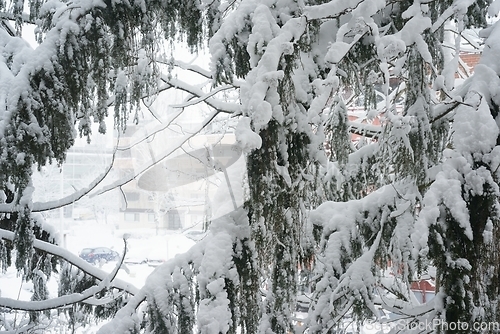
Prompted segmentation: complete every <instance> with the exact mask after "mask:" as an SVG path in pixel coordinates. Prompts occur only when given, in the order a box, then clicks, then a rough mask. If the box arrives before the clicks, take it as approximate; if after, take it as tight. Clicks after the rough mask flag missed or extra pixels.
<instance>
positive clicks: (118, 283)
mask: <svg viewBox="0 0 500 334" xmlns="http://www.w3.org/2000/svg"><path fill="white" fill-rule="evenodd" d="M0 239H5V240H10V241H13V240H14V239H15V233H14V232H10V231H6V230H2V229H0ZM33 247H34V248H36V249H39V250H42V251H44V252H47V253H49V254H52V255H55V256H58V257H60V258H62V259H64V260H65V261H67V262H69V263H71V264H72V265H74V266H75V267H77V268H79V269H81V270H82V271H84V272H85V273H87V274H89V275H90V276H93V277H95V278H97V279H98V280H100V281H101V282H104V281H106V280H107V279H108V278H109V277H110V276H109V274H108V273H106V272H105V271H103V270H101V269H99V268H97V267H95V266H93V265H91V264H90V263H88V262H87V261H85V260H83V259H81V258H80V257H78V256H76V255H75V254H73V253H71V252H70V251H68V250H66V249H64V248H61V247H59V246H57V245H54V244H51V243H48V242H44V241H41V240H36V239H35V240H34V241H33ZM106 284H107V286H106V287H107V288H117V289H120V290H123V291H126V292H127V293H129V294H131V295H135V294H137V293H138V291H139V290H138V289H137V288H136V287H135V286H133V285H132V284H130V283H128V282H125V281H122V280H120V279H118V278H114V276H113V280H112V281H111V282H107V283H106ZM101 290H102V289H101ZM92 295H93V294H91V295H89V296H88V297H86V298H89V297H90V296H92ZM72 298H76V297H72ZM0 300H2V299H0ZM0 305H3V304H2V302H1V301H0Z"/></svg>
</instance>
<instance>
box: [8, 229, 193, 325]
mask: <svg viewBox="0 0 500 334" xmlns="http://www.w3.org/2000/svg"><path fill="white" fill-rule="evenodd" d="M55 225H56V224H55ZM66 226H67V228H68V229H67V231H66V238H65V241H64V244H65V247H66V248H67V250H69V251H70V252H72V253H74V254H75V255H78V254H79V253H80V251H81V250H82V249H83V248H88V247H108V248H111V249H113V250H115V251H117V252H118V253H120V254H122V252H123V248H124V242H123V236H124V234H126V235H128V239H127V243H128V249H129V251H128V253H127V256H126V261H127V262H129V263H127V264H126V270H125V269H121V270H120V271H119V272H118V275H117V278H119V279H121V280H123V281H126V282H130V283H132V284H133V285H134V286H135V287H137V288H141V287H142V286H143V285H144V283H145V281H146V278H147V277H148V275H149V274H150V273H151V272H152V271H153V270H154V267H153V266H151V265H148V264H147V263H141V262H144V260H146V259H150V260H168V259H170V258H173V257H174V256H175V255H176V254H178V253H182V252H185V251H187V250H188V249H189V248H190V247H191V246H192V245H194V241H193V240H190V239H188V238H187V237H186V236H185V235H184V234H182V233H181V232H176V231H168V232H167V231H165V230H161V231H158V232H157V231H156V230H152V229H130V230H120V229H117V228H116V226H114V225H111V224H110V225H103V224H96V223H95V222H92V221H74V222H73V221H71V222H66ZM130 262H132V263H130ZM99 266H100V267H101V269H102V270H104V271H107V272H111V271H112V270H113V269H114V267H115V266H116V262H109V263H101V264H100V265H99ZM57 286H58V282H57V277H56V276H54V277H51V278H50V279H49V281H48V287H49V292H50V297H51V298H54V297H57ZM32 288H33V287H32V284H31V283H26V282H22V281H21V279H20V278H19V277H18V275H17V272H16V271H15V269H14V268H9V270H8V271H7V272H6V273H5V274H1V273H0V296H1V297H7V298H12V299H16V300H30V298H31V291H32ZM17 314H20V313H17V312H10V313H9V314H7V315H6V316H10V317H14V316H17ZM0 316H3V315H2V314H0ZM98 327H99V326H90V327H86V328H80V329H79V330H77V331H76V333H88V334H90V333H95V332H96V331H97V328H98ZM57 333H60V334H62V333H71V331H69V330H67V331H65V329H62V328H61V329H59V330H58V331H57Z"/></svg>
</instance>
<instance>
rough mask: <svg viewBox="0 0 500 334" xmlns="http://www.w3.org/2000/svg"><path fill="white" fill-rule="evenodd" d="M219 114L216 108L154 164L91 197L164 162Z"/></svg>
mask: <svg viewBox="0 0 500 334" xmlns="http://www.w3.org/2000/svg"><path fill="white" fill-rule="evenodd" d="M218 114H219V111H218V110H215V111H213V112H212V113H211V114H210V115H209V116H208V117H207V118H206V119H205V120H204V121H203V123H202V124H201V125H200V126H198V128H197V129H196V130H195V131H193V132H192V133H190V134H188V135H186V136H185V137H183V138H182V139H181V140H180V142H179V143H177V145H174V146H173V147H172V148H170V149H168V150H167V151H166V152H165V153H164V154H163V155H162V156H161V157H160V158H159V159H158V160H156V161H155V162H154V163H152V164H147V166H141V167H140V168H139V170H138V171H137V172H136V173H134V174H133V175H130V176H127V177H125V178H123V179H121V180H118V181H116V182H113V183H112V184H110V185H108V186H105V187H103V188H101V189H100V190H99V191H97V192H96V193H94V194H91V195H90V197H91V198H92V197H94V196H98V195H101V194H104V193H106V192H108V191H110V190H113V189H115V188H118V187H121V186H123V185H125V184H127V183H129V182H130V181H132V180H134V179H135V178H136V177H138V176H139V175H141V174H142V173H144V172H145V171H147V170H148V169H150V168H152V167H153V166H155V165H157V164H159V163H160V162H162V161H163V160H165V159H166V158H168V157H169V156H170V155H171V154H172V153H174V152H175V151H176V150H177V149H178V148H179V147H181V146H182V145H183V144H185V143H186V142H187V141H188V140H189V139H191V138H193V137H194V136H195V135H197V134H198V133H199V132H200V131H201V130H203V129H204V128H205V127H206V126H207V125H208V124H210V123H211V122H212V120H213V119H214V118H215V117H216V116H217V115H218Z"/></svg>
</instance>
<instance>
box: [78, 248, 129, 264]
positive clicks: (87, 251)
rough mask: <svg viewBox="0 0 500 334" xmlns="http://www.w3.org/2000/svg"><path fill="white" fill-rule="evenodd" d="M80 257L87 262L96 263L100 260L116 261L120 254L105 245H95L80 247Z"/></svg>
mask: <svg viewBox="0 0 500 334" xmlns="http://www.w3.org/2000/svg"><path fill="white" fill-rule="evenodd" d="M80 257H81V258H82V259H84V260H85V261H87V262H89V263H98V262H101V261H105V262H107V261H117V260H119V259H120V254H118V253H117V252H115V251H114V250H112V249H109V248H107V247H96V248H84V249H82V251H81V252H80Z"/></svg>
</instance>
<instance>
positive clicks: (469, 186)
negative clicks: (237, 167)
mask: <svg viewBox="0 0 500 334" xmlns="http://www.w3.org/2000/svg"><path fill="white" fill-rule="evenodd" d="M21 3H22V2H19V1H18V2H15V3H13V4H9V3H4V2H2V3H0V6H1V7H0V8H1V9H2V11H3V12H5V15H4V16H2V20H3V22H4V26H6V25H5V23H6V22H7V23H8V22H9V21H8V18H10V19H12V20H13V21H14V22H15V23H16V25H15V28H16V29H10V30H9V29H3V30H0V49H1V55H2V56H1V57H2V58H1V69H0V71H1V72H0V82H1V85H0V106H1V110H2V111H1V112H0V170H1V173H0V190H1V192H0V194H4V195H3V196H2V197H1V198H0V200H1V204H0V209H1V211H2V212H3V213H2V216H1V219H2V221H1V228H2V230H0V232H1V233H2V234H0V236H1V238H2V241H0V256H1V257H0V264H1V268H2V269H4V268H6V266H9V265H11V254H12V251H13V250H16V254H17V256H16V262H15V265H16V267H17V268H18V270H19V271H20V273H22V275H23V277H25V279H29V280H33V281H34V282H37V283H36V284H35V287H37V288H36V290H37V291H36V293H35V295H34V300H40V299H45V298H46V297H47V296H46V294H45V293H44V291H45V290H44V289H45V288H44V286H43V280H40V279H38V278H37V277H40V275H41V274H40V272H43V273H45V274H48V273H50V271H51V270H55V269H56V265H55V264H54V263H53V262H51V261H53V258H52V257H51V256H50V255H44V254H45V253H44V254H39V253H38V252H40V250H39V249H37V250H35V248H36V247H35V246H36V245H38V244H37V243H36V241H37V240H41V239H42V240H44V241H48V242H52V241H53V240H51V239H50V235H48V234H46V235H44V234H43V232H41V230H40V229H41V227H40V226H41V225H40V224H37V223H36V222H35V220H34V218H33V212H34V211H40V210H43V208H44V205H43V203H42V204H38V205H34V203H32V200H31V193H32V184H31V174H32V169H33V168H34V167H35V166H37V167H40V166H43V165H45V164H46V163H48V162H50V161H52V160H56V161H57V162H59V163H62V162H63V161H64V159H65V154H66V151H67V150H68V148H69V147H71V145H72V144H73V142H74V138H75V136H77V135H78V133H79V134H80V135H83V136H88V135H89V133H90V129H91V128H90V124H91V122H97V123H99V124H100V131H102V132H104V131H106V128H105V123H104V119H105V118H106V117H108V111H109V110H110V108H111V109H112V110H114V115H113V117H114V119H115V126H116V127H117V128H118V129H123V127H124V124H125V123H126V121H127V119H128V117H130V115H132V117H134V119H136V120H138V116H137V115H138V110H139V108H140V103H141V99H142V98H143V97H145V96H152V95H155V94H157V93H158V92H159V91H161V90H163V89H167V88H168V89H170V88H176V87H177V88H179V89H182V90H185V91H187V92H188V93H190V94H191V96H192V97H193V98H194V97H196V98H197V99H196V100H194V99H193V101H194V102H192V103H206V104H207V105H208V106H210V108H212V109H213V110H214V114H217V113H232V114H233V115H234V116H235V117H238V118H239V123H238V126H237V127H236V138H237V141H238V144H239V145H240V147H241V148H242V150H243V151H244V152H245V154H246V155H247V175H248V177H247V183H248V184H247V198H246V202H245V205H244V206H243V207H241V208H238V209H237V210H235V211H234V212H232V213H231V214H230V215H227V216H225V217H223V218H220V219H218V220H216V221H213V222H212V223H211V225H210V232H209V235H208V236H207V238H205V239H203V240H202V241H201V242H199V243H197V244H196V245H195V246H194V247H193V248H192V249H191V250H190V251H189V252H187V253H185V254H184V255H182V256H179V257H177V258H175V259H174V260H172V261H169V262H167V263H166V264H165V265H163V266H161V267H159V268H158V269H157V270H156V271H155V272H154V273H153V274H152V275H151V276H150V277H149V279H148V281H147V283H146V285H145V286H144V287H143V288H142V289H140V290H139V291H126V292H127V293H129V298H128V299H126V300H125V299H124V300H123V303H122V300H120V301H119V302H118V301H116V300H115V301H114V304H113V308H112V310H113V311H112V312H109V313H106V314H101V315H97V316H100V317H101V318H102V317H110V318H112V319H111V320H110V322H109V323H108V324H106V325H104V326H103V327H102V328H101V330H100V333H101V334H104V333H142V332H145V333H189V332H193V331H197V332H200V333H207V334H212V333H213V334H217V333H252V334H253V333H275V334H281V333H290V332H294V331H295V332H299V333H300V332H305V331H308V333H336V332H342V331H343V330H346V329H347V328H348V327H349V328H359V327H360V326H363V325H364V324H365V323H366V321H367V320H370V321H381V318H380V316H381V313H380V311H381V310H386V311H389V312H391V313H392V314H394V315H395V316H396V317H400V319H404V320H401V321H404V324H405V327H404V328H401V327H399V328H398V327H395V329H394V330H395V331H396V332H398V331H399V332H403V333H407V332H411V330H412V329H415V328H416V329H417V330H418V329H419V328H421V326H419V324H427V323H434V322H441V323H448V324H452V323H457V322H458V321H460V322H462V323H465V324H467V327H466V328H465V327H463V326H462V329H463V332H464V333H472V332H484V328H480V329H478V328H477V327H475V324H478V323H486V324H493V323H495V322H497V323H500V318H499V314H500V312H499V309H498V304H499V296H500V282H499V278H498V277H499V274H500V269H499V268H500V259H499V254H500V249H499V243H498V238H499V237H500V227H499V214H500V212H499V208H500V204H499V202H498V196H499V191H500V190H499V177H500V171H499V166H500V148H499V145H500V140H499V135H500V131H499V128H498V124H500V123H499V119H498V118H499V117H500V116H499V115H498V113H499V107H498V106H499V105H500V98H499V94H498V87H500V68H499V67H498V65H497V62H498V59H499V57H500V26H499V25H498V23H494V20H492V21H491V22H490V23H489V21H488V19H489V18H490V17H493V16H495V15H497V14H498V11H499V10H500V6H499V1H490V0H476V1H474V0H444V1H423V0H399V1H386V0H331V1H327V0H302V1H299V0H278V1H274V0H236V1H224V0H216V1H205V0H189V1H175V0H172V1H158V0H139V1H133V2H129V1H127V0H117V1H106V0H105V1H103V2H102V1H91V0H76V1H71V2H67V1H58V0H54V1H47V2H44V1H30V2H29V3H27V4H26V5H27V6H29V9H30V11H29V12H30V18H29V20H32V22H33V23H36V24H37V25H38V26H39V30H38V32H39V41H40V46H39V47H38V48H37V49H36V50H31V49H30V48H29V47H28V46H27V45H25V44H24V43H23V42H22V40H21V39H20V38H19V37H16V36H15V35H20V34H21V29H22V25H23V22H24V21H26V20H28V19H27V16H25V15H23V6H20V4H21ZM7 13H8V14H7ZM468 29H475V30H474V31H476V32H479V33H478V36H479V37H477V39H478V40H479V41H480V42H478V41H472V40H470V38H469V37H470V35H467V34H466V32H467V31H468ZM9 32H10V34H9ZM13 35H14V36H13ZM468 36H469V37H468ZM179 40H180V41H183V42H185V43H187V45H188V47H189V48H190V49H191V50H192V51H196V50H198V49H203V50H206V51H207V52H209V53H210V56H211V63H210V68H209V69H208V70H206V71H203V70H200V69H194V68H190V67H189V66H188V65H186V64H182V63H181V62H175V61H172V62H171V66H183V67H184V68H188V69H191V70H193V71H196V72H197V73H198V74H201V75H204V76H206V77H207V79H208V80H209V82H210V85H209V87H208V88H206V91H202V90H199V89H198V88H197V87H193V86H190V85H189V83H182V82H181V81H180V80H178V79H177V78H172V77H171V76H169V75H162V73H161V72H162V69H163V67H162V66H160V61H162V60H163V58H162V55H161V53H160V52H159V50H160V49H161V46H162V44H163V43H165V42H167V43H168V42H170V43H175V42H177V41H179ZM467 43H469V44H470V45H472V46H474V47H479V48H481V51H482V56H481V61H480V63H479V64H478V65H477V66H476V67H475V68H474V74H472V75H471V76H470V77H469V78H466V79H463V78H460V79H459V78H458V73H462V72H463V71H464V69H466V65H464V64H463V62H461V59H460V52H461V50H462V47H463V46H464V45H466V44H467ZM221 87H223V88H224V89H228V88H231V89H233V90H235V91H237V92H238V94H239V95H238V96H239V99H238V101H236V102H234V101H227V100H223V96H222V95H220V94H217V92H218V90H219V89H222V88H221ZM209 90H210V91H209ZM354 110H358V113H357V116H356V117H358V121H359V120H361V119H365V121H364V122H363V123H361V122H357V123H355V124H353V120H352V119H350V116H349V115H350V113H351V112H352V111H354ZM359 110H362V114H361V115H360V112H359ZM351 132H356V133H357V134H359V135H361V138H358V142H357V143H354V142H353V141H352V136H351ZM60 204H61V205H64V204H65V203H60ZM2 231H5V232H2ZM8 231H12V232H13V234H9V233H7V232H8ZM35 244H36V245H35ZM42 248H45V251H46V252H47V249H52V248H50V247H48V246H44V247H42ZM35 252H36V253H35ZM42 253H43V252H42ZM48 253H50V252H48ZM48 253H47V254H48ZM34 254H39V255H37V256H39V257H41V259H42V260H40V261H38V260H37V261H36V263H35V262H34V261H33V259H37V257H33V255H34ZM44 256H46V258H45V257H44ZM66 260H70V259H66ZM39 264H43V268H40V267H37V266H38V265H39ZM64 268H65V269H64V270H63V271H64V272H65V273H66V275H74V274H75V270H76V269H75V270H71V269H68V268H70V267H64ZM430 268H435V272H436V274H435V280H436V296H435V298H434V299H432V300H430V301H426V302H421V301H417V300H416V299H415V296H414V295H413V292H412V291H411V290H410V285H411V283H412V282H414V281H415V280H418V279H419V277H421V276H422V275H423V274H425V273H427V272H429V270H430ZM37 275H38V276H37ZM299 277H302V278H303V277H306V278H307V279H306V282H305V284H306V285H307V287H308V289H309V290H310V291H311V293H310V294H308V295H307V297H308V298H309V303H308V307H309V310H308V312H307V316H306V317H305V318H304V319H301V320H300V321H297V319H296V317H297V312H296V305H297V295H298V294H299V291H300V290H301V285H303V284H304V280H301V279H299ZM64 282H66V283H68V281H64V280H63V283H64ZM82 282H84V283H85V284H87V283H88V286H87V285H85V286H70V285H71V284H69V285H68V284H63V288H61V290H60V291H61V292H63V293H66V294H69V295H71V294H72V293H73V292H79V293H80V292H82V291H83V292H86V291H87V292H88V291H93V290H91V289H93V288H94V287H99V286H101V285H103V284H104V283H103V282H105V280H104V279H103V278H102V277H101V278H99V277H95V276H93V278H88V277H86V280H85V281H82ZM105 288H106V289H108V288H110V287H109V286H106V287H105ZM112 288H116V289H118V290H120V284H119V283H116V284H115V285H114V286H113V287H111V288H110V290H106V289H104V288H102V289H100V290H98V291H99V292H100V293H104V294H105V292H106V291H112ZM122 290H124V289H123V288H122ZM302 290H303V289H302ZM125 301H126V303H125ZM80 302H81V300H75V301H74V304H78V303H80ZM1 305H2V299H0V306H1ZM78 305H80V304H78ZM54 307H57V306H54ZM81 307H83V306H78V307H77V306H75V307H74V308H73V309H72V310H73V311H75V312H74V313H73V314H72V319H73V320H74V321H78V317H77V316H76V315H77V314H78V313H77V312H76V311H78V310H81V309H82V308H81ZM117 309H119V310H118V311H117V312H116V313H115V311H116V310H117ZM28 310H30V309H28ZM94 310H96V309H94ZM96 312H99V311H98V310H97V311H96ZM40 317H43V314H37V316H33V319H32V321H33V322H36V321H40ZM373 319H375V320H373ZM82 321H83V320H82ZM397 324H398V325H399V326H400V325H401V324H402V323H401V322H398V323H397ZM424 328H425V330H426V331H427V330H428V331H435V332H452V330H451V329H450V328H452V327H451V326H450V327H449V328H446V327H433V328H431V329H429V327H424ZM490 328H492V327H490ZM454 329H455V330H453V332H456V328H454ZM490 331H491V332H493V329H490Z"/></svg>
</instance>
